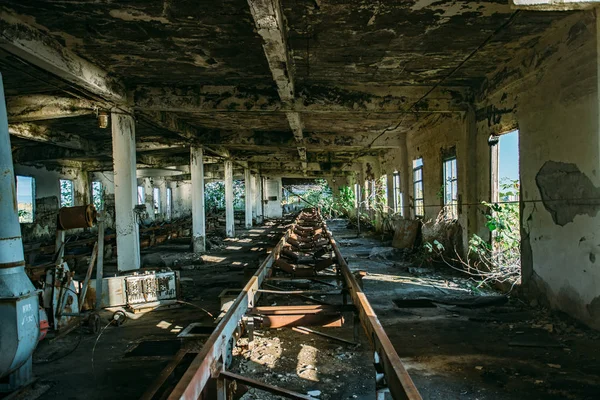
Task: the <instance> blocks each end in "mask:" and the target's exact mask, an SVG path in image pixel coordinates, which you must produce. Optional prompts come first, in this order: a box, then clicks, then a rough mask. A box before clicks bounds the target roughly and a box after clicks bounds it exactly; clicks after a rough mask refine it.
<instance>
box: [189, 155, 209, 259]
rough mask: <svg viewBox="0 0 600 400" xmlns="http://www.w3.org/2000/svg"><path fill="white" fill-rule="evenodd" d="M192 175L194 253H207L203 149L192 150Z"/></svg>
mask: <svg viewBox="0 0 600 400" xmlns="http://www.w3.org/2000/svg"><path fill="white" fill-rule="evenodd" d="M190 171H191V173H192V247H193V249H194V253H201V252H204V251H206V215H205V208H204V151H203V150H202V148H201V147H196V146H192V147H191V149H190Z"/></svg>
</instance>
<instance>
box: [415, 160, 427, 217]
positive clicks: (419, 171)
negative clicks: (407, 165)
mask: <svg viewBox="0 0 600 400" xmlns="http://www.w3.org/2000/svg"><path fill="white" fill-rule="evenodd" d="M419 193H420V196H418V194H419ZM413 208H414V211H415V218H422V217H424V216H425V193H424V186H423V157H419V158H417V159H415V160H413Z"/></svg>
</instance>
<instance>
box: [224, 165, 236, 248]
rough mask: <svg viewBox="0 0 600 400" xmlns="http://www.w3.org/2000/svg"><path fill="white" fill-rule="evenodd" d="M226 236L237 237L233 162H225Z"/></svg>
mask: <svg viewBox="0 0 600 400" xmlns="http://www.w3.org/2000/svg"><path fill="white" fill-rule="evenodd" d="M225 234H226V235H227V237H234V236H235V220H234V215H233V162H232V161H231V160H225Z"/></svg>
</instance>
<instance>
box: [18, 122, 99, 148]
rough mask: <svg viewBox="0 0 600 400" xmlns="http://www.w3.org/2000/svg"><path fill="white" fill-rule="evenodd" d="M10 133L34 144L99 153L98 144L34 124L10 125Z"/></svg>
mask: <svg viewBox="0 0 600 400" xmlns="http://www.w3.org/2000/svg"><path fill="white" fill-rule="evenodd" d="M8 133H10V134H11V135H12V136H14V137H17V138H19V139H25V140H31V141H32V142H38V143H47V144H52V145H54V146H59V147H64V148H67V149H72V150H80V151H86V152H94V153H97V152H98V150H99V149H98V147H97V145H96V144H93V143H91V142H90V141H89V140H87V139H83V138H81V137H80V136H78V135H74V134H72V133H68V132H62V131H59V130H56V129H50V128H48V127H47V126H43V125H36V124H32V123H20V124H9V125H8Z"/></svg>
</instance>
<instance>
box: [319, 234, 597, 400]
mask: <svg viewBox="0 0 600 400" xmlns="http://www.w3.org/2000/svg"><path fill="white" fill-rule="evenodd" d="M329 226H330V228H331V229H332V230H333V232H334V235H335V236H336V238H337V240H338V243H340V245H341V248H342V253H343V254H344V256H345V257H346V258H347V259H348V262H349V266H350V268H351V269H356V270H358V269H362V270H366V271H368V275H367V276H366V277H365V278H364V279H363V282H364V289H365V292H366V293H367V296H368V298H369V301H370V302H371V305H372V306H373V308H374V309H375V311H376V313H377V315H378V316H379V319H380V320H381V322H382V324H383V326H384V328H385V330H386V332H387V334H388V336H389V337H390V339H391V341H392V343H393V344H394V346H395V348H396V351H397V352H398V353H399V355H400V357H401V358H402V360H403V362H404V364H405V366H406V368H407V369H408V371H409V373H410V374H411V376H412V378H413V380H414V382H415V384H416V386H417V387H418V388H419V390H420V392H421V394H422V396H423V398H424V399H428V400H449V399H472V400H486V399H489V400H505V399H544V400H550V399H553V400H554V399H556V400H558V399H561V400H562V399H582V400H583V399H588V400H591V399H598V398H600V356H598V354H600V352H599V350H600V341H599V340H598V339H599V338H600V334H599V333H598V332H597V331H592V330H589V329H587V328H585V327H582V326H580V325H578V324H577V323H575V322H572V321H571V320H569V319H568V317H566V316H559V315H556V314H554V315H553V314H550V313H549V312H548V311H546V310H543V309H540V308H534V307H531V306H529V305H526V304H523V303H522V302H520V301H518V300H513V299H511V300H510V301H509V303H507V304H506V305H503V306H496V307H485V308H481V309H466V308H461V307H456V306H449V305H440V306H438V307H435V308H399V307H398V306H396V304H394V302H393V301H394V300H395V299H399V298H402V299H417V298H424V297H425V298H436V299H440V298H453V299H459V298H471V297H472V296H473V293H472V292H473V290H472V288H473V287H474V286H475V283H474V282H472V281H469V280H467V279H465V277H464V275H461V274H460V273H455V272H454V271H452V270H448V269H447V268H445V269H423V268H419V269H416V270H414V269H413V266H412V265H410V264H409V263H407V262H406V261H404V257H403V256H402V254H401V253H400V254H398V255H397V256H396V257H391V258H390V259H375V260H373V259H370V258H369V257H368V256H367V255H368V254H369V253H370V251H371V250H372V249H373V248H374V247H380V246H385V245H386V244H383V243H382V242H381V241H380V240H378V239H377V238H360V239H358V238H357V235H356V232H355V231H350V230H347V229H345V222H331V223H330V224H329ZM388 245H389V244H388ZM409 271H414V273H410V272H409ZM478 294H481V295H493V294H495V293H491V292H482V293H478ZM549 330H551V331H552V332H549ZM516 343H520V344H521V345H528V346H530V345H533V344H535V345H539V346H542V347H522V346H516V345H514V344H516ZM548 346H553V347H548ZM556 346H557V347H556Z"/></svg>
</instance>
